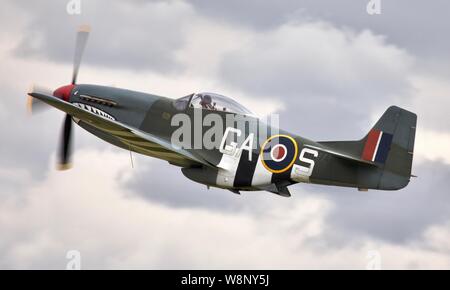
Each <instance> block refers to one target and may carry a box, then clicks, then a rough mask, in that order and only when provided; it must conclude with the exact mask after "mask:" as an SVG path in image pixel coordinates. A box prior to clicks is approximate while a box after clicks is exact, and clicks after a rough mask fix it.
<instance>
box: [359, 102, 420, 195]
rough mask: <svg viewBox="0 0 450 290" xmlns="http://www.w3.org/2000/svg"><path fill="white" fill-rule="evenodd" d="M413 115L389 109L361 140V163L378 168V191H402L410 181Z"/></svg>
mask: <svg viewBox="0 0 450 290" xmlns="http://www.w3.org/2000/svg"><path fill="white" fill-rule="evenodd" d="M416 124H417V115H416V114H414V113H412V112H410V111H407V110H405V109H402V108H399V107H396V106H391V107H389V108H388V109H387V110H386V112H385V113H384V114H383V116H382V117H381V118H380V119H379V120H378V122H377V123H376V124H375V126H374V127H373V128H372V129H371V130H370V132H369V133H368V134H367V135H366V137H365V138H364V139H363V144H364V147H363V151H362V156H361V157H362V159H364V160H369V161H373V162H375V163H377V164H379V165H380V167H381V168H382V170H383V171H382V174H381V177H380V181H379V185H378V187H379V189H384V190H396V189H401V188H403V187H405V186H406V185H407V184H408V183H409V180H410V177H411V169H412V161H413V152H414V140H415V133H416Z"/></svg>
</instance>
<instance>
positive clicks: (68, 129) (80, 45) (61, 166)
mask: <svg viewBox="0 0 450 290" xmlns="http://www.w3.org/2000/svg"><path fill="white" fill-rule="evenodd" d="M90 31H91V29H90V27H89V26H88V25H82V26H80V27H79V29H78V33H77V37H76V42H75V54H74V58H73V71H72V82H71V84H70V85H66V86H63V87H60V88H58V89H57V90H55V91H54V92H52V91H50V90H48V89H45V88H38V87H36V86H33V87H32V88H31V92H40V93H43V94H47V95H53V96H55V97H57V98H60V99H62V100H64V101H69V99H70V96H71V93H72V90H73V88H74V87H75V85H76V83H77V78H78V72H79V70H80V65H81V59H82V57H83V52H84V49H85V47H86V44H87V40H88V37H89V33H90ZM27 107H28V111H29V112H31V113H33V112H34V111H40V110H42V109H43V108H48V106H45V103H43V102H42V101H40V100H38V99H35V98H32V97H31V96H29V98H28V102H27ZM72 123H73V121H72V116H70V115H69V114H66V116H65V119H64V124H63V128H62V134H61V140H60V145H59V150H58V155H57V158H58V160H57V169H58V170H66V169H69V168H70V167H71V157H72V125H73V124H72Z"/></svg>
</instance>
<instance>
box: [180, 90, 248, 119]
mask: <svg viewBox="0 0 450 290" xmlns="http://www.w3.org/2000/svg"><path fill="white" fill-rule="evenodd" d="M174 106H175V108H176V109H177V110H179V111H184V110H185V109H186V108H187V107H188V106H189V107H190V108H197V109H203V110H209V111H222V112H227V113H235V114H240V115H249V116H255V114H254V113H253V112H252V111H250V110H249V109H247V108H245V107H244V106H242V105H241V104H239V103H238V102H236V101H235V100H233V99H231V98H228V97H225V96H222V95H219V94H214V93H197V94H191V95H188V96H185V97H182V98H179V99H177V100H175V102H174Z"/></svg>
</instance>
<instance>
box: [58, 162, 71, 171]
mask: <svg viewBox="0 0 450 290" xmlns="http://www.w3.org/2000/svg"><path fill="white" fill-rule="evenodd" d="M70 168H72V163H58V164H57V165H56V169H57V170H59V171H64V170H68V169H70Z"/></svg>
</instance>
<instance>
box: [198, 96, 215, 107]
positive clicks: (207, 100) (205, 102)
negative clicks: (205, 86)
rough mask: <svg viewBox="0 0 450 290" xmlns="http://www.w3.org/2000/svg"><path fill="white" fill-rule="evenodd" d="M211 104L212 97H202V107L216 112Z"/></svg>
mask: <svg viewBox="0 0 450 290" xmlns="http://www.w3.org/2000/svg"><path fill="white" fill-rule="evenodd" d="M211 103H212V99H211V96H210V95H204V96H202V97H201V101H200V105H201V106H202V108H203V109H207V110H214V106H213V105H212V104H211Z"/></svg>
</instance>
